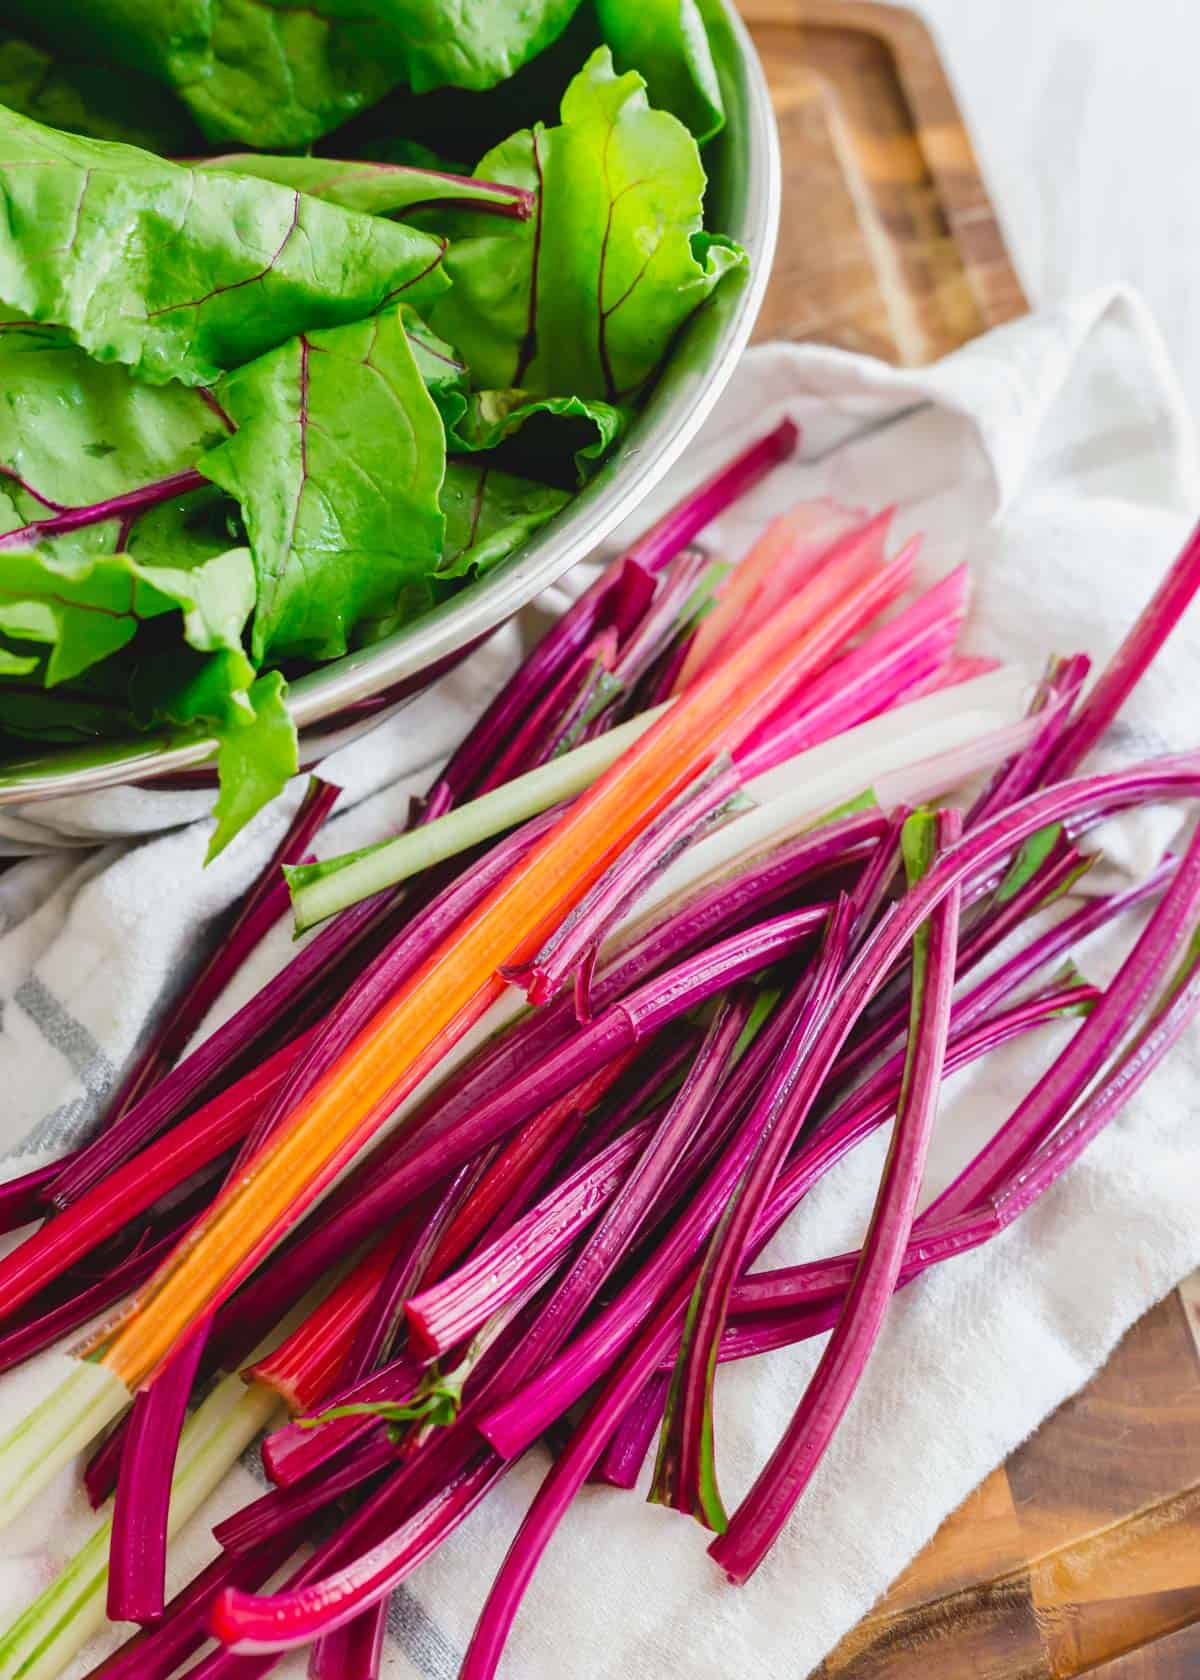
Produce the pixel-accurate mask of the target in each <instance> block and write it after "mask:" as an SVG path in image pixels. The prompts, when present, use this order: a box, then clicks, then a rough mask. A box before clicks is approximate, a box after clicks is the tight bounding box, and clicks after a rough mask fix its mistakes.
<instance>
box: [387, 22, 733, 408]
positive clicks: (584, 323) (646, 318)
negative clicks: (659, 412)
mask: <svg viewBox="0 0 1200 1680" xmlns="http://www.w3.org/2000/svg"><path fill="white" fill-rule="evenodd" d="M476 173H477V174H478V175H479V176H480V177H481V178H483V179H487V180H503V181H506V182H508V183H510V184H512V185H514V186H522V187H526V188H528V189H529V190H530V191H533V192H536V193H537V194H538V205H537V208H536V210H535V212H534V214H533V216H532V217H531V218H530V220H529V221H527V222H520V223H516V222H514V223H507V222H506V223H504V224H503V225H502V226H501V225H499V224H498V223H496V222H495V220H494V219H493V220H491V221H488V220H487V219H486V218H483V217H481V216H479V215H478V214H477V213H474V212H469V211H465V212H455V213H450V214H448V215H446V216H445V217H444V218H443V219H442V221H441V223H440V225H441V227H442V229H443V231H445V232H446V233H448V234H449V235H450V238H451V249H450V251H449V253H448V255H447V263H446V266H447V272H448V274H449V276H450V278H451V281H452V287H451V290H450V291H449V292H448V293H446V294H445V295H444V296H442V297H440V298H439V299H438V300H437V301H436V302H435V303H434V305H433V307H432V309H430V310H428V311H427V313H428V315H429V319H430V321H431V322H432V325H433V326H434V328H435V329H436V331H437V332H438V333H440V334H441V335H442V336H443V337H445V338H446V339H448V340H449V341H450V342H451V343H452V344H454V345H455V346H456V347H457V348H458V350H459V352H460V353H461V354H462V355H463V356H464V357H465V359H466V361H467V363H468V365H469V367H470V369H471V373H472V378H473V381H474V383H475V384H476V385H477V386H479V387H481V388H484V389H493V390H504V389H507V388H509V387H520V388H522V389H524V390H527V391H530V392H532V393H533V394H535V395H538V396H566V395H572V396H579V397H584V398H599V399H601V400H602V401H605V402H609V403H614V404H619V403H623V402H626V401H628V400H630V399H631V398H632V397H633V396H635V395H636V393H637V392H638V391H639V389H640V388H641V386H642V385H643V384H644V383H645V381H646V380H647V378H648V377H649V375H650V374H651V373H652V372H653V371H654V369H655V367H656V366H657V365H658V363H659V362H660V361H661V359H662V357H663V354H664V353H665V351H666V349H667V346H668V345H669V343H670V341H671V338H672V336H673V335H674V333H675V332H676V330H677V329H678V328H679V327H680V326H681V325H682V324H683V322H684V321H686V320H687V318H688V317H689V316H690V315H691V314H692V312H693V311H694V310H695V309H696V308H697V307H698V306H699V305H700V304H701V303H703V301H704V300H705V298H707V297H708V296H709V295H710V293H711V292H712V290H713V288H714V287H715V286H716V285H717V283H718V281H719V280H720V279H721V278H722V276H723V275H725V274H726V273H728V272H729V271H730V270H731V269H734V268H738V267H740V266H741V265H742V264H743V263H744V261H745V257H744V254H743V253H742V252H741V251H739V250H738V249H736V248H735V247H733V246H731V245H729V244H728V243H727V242H724V241H722V240H720V239H717V238H713V237H710V236H709V235H707V234H706V233H704V232H703V230H702V226H701V209H702V201H703V196H704V187H705V175H704V169H703V167H702V165H701V162H700V154H699V150H698V148H697V146H696V142H695V141H694V140H693V138H692V136H691V135H690V134H689V133H688V131H687V129H686V128H685V127H684V126H683V124H682V123H681V122H680V121H679V119H678V118H677V117H674V116H672V115H671V114H670V113H669V112H667V111H655V110H652V109H651V107H650V105H649V103H648V101H647V98H646V87H645V83H644V81H643V80H642V78H641V76H639V75H638V74H636V72H632V71H631V72H628V73H627V74H625V75H623V76H618V75H616V73H615V72H614V70H613V67H612V55H611V53H610V51H609V50H608V48H607V47H601V48H599V49H598V50H597V51H596V52H595V53H593V54H592V56H591V58H590V59H589V60H588V62H587V64H586V65H585V66H584V68H583V70H582V71H581V72H580V73H579V75H577V76H576V77H575V78H574V80H573V81H572V82H571V84H570V86H569V87H568V89H567V91H566V94H565V95H564V98H563V102H562V123H561V125H560V126H559V127H557V128H543V127H541V126H540V125H539V126H538V127H536V128H533V129H524V130H522V131H521V132H520V133H518V134H515V135H513V136H512V137H511V138H510V139H508V140H506V141H504V142H502V144H501V145H499V146H497V147H496V148H495V149H494V150H493V151H491V152H489V153H488V154H487V156H486V157H484V158H483V159H482V160H481V162H480V164H479V167H478V169H477V171H476ZM413 301H415V300H413Z"/></svg>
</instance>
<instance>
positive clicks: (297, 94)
mask: <svg viewBox="0 0 1200 1680" xmlns="http://www.w3.org/2000/svg"><path fill="white" fill-rule="evenodd" d="M579 4H580V0H522V4H520V5H507V4H498V3H497V0H308V3H306V4H304V5H296V4H295V3H294V0H39V3H38V4H37V5H34V3H33V0H13V3H12V4H11V6H10V15H13V16H15V17H16V18H17V19H19V20H21V19H23V20H26V26H27V27H29V28H30V29H31V30H32V31H33V32H35V33H36V34H38V35H39V36H41V37H42V38H46V35H47V32H50V33H51V34H52V35H58V34H61V36H62V38H64V39H70V40H71V41H72V43H73V47H74V50H75V51H77V52H78V53H80V54H81V55H82V56H86V57H88V58H93V59H96V60H98V61H100V62H102V63H103V62H113V61H115V62H117V63H121V64H125V65H129V66H131V67H132V68H134V69H138V70H143V71H148V72H149V73H150V74H151V75H154V76H157V77H159V78H160V79H161V80H163V81H165V82H167V83H168V84H169V85H170V86H172V87H173V88H175V90H176V91H177V92H178V93H179V95H180V97H181V98H182V99H183V100H184V101H185V102H186V104H187V105H189V106H190V108H191V110H192V112H193V113H194V115H195V117H196V120H197V122H198V123H199V124H200V126H201V127H202V128H203V129H204V131H205V133H206V134H208V135H210V136H211V137H212V138H214V139H240V140H243V141H245V142H247V143H248V144H250V145H253V146H257V147H262V148H266V149H270V148H280V149H282V148H288V147H293V146H296V147H298V146H303V145H305V144H307V143H308V142H309V141H310V140H313V139H316V138H317V136H319V135H321V134H324V133H326V132H327V131H328V130H329V129H331V128H333V127H335V126H337V125H338V124H339V123H342V122H345V121H346V120H347V118H349V117H350V116H352V115H353V114H354V113H355V112H357V111H361V110H363V109H364V108H365V107H366V106H368V105H372V104H374V103H375V101H376V100H378V99H379V98H380V97H381V96H382V95H383V94H384V93H386V92H387V90H388V89H389V88H390V87H392V86H394V85H395V84H396V83H397V82H405V83H408V84H409V85H411V86H412V87H413V88H414V89H415V90H416V91H417V92H422V91H424V90H426V89H429V88H435V87H441V86H444V85H446V84H451V85H453V86H456V87H463V88H490V87H493V86H495V84H496V83H497V82H500V81H503V80H504V79H505V78H506V77H508V76H510V75H512V73H513V72H514V71H515V70H517V69H518V68H519V67H520V66H521V65H523V64H524V63H526V62H527V60H529V59H531V58H533V57H534V56H535V54H537V53H539V52H541V51H542V49H543V48H544V47H546V46H547V45H548V44H549V43H550V42H551V41H553V40H554V39H555V37H556V36H557V35H558V34H559V33H560V32H561V30H562V29H563V28H564V27H565V26H566V24H567V23H568V22H569V21H570V18H571V16H572V14H573V13H574V12H575V10H576V9H577V7H578V6H579Z"/></svg>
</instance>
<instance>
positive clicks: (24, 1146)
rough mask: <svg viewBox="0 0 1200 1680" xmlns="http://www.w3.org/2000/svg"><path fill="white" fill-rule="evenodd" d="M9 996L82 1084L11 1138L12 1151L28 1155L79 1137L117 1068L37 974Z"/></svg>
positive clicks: (85, 1131)
mask: <svg viewBox="0 0 1200 1680" xmlns="http://www.w3.org/2000/svg"><path fill="white" fill-rule="evenodd" d="M13 1002H14V1003H16V1004H19V1005H20V1007H21V1008H22V1009H23V1010H24V1012H25V1014H26V1015H28V1017H29V1019H30V1020H31V1021H32V1022H33V1024H34V1026H35V1027H36V1028H37V1029H38V1031H39V1032H40V1033H41V1035H42V1037H43V1038H44V1039H45V1040H46V1043H47V1044H49V1045H50V1046H51V1047H52V1048H53V1049H55V1050H57V1051H58V1053H59V1055H60V1056H62V1058H63V1060H64V1061H65V1062H67V1064H68V1065H69V1066H70V1068H71V1069H72V1071H73V1072H74V1073H76V1074H77V1075H78V1077H79V1082H80V1084H81V1085H82V1086H83V1095H82V1096H79V1097H72V1098H71V1100H70V1101H69V1102H65V1103H62V1104H60V1105H59V1107H58V1108H56V1109H54V1110H53V1112H52V1113H50V1114H47V1115H46V1116H45V1118H44V1119H42V1120H39V1122H38V1123H37V1125H36V1126H35V1127H34V1128H33V1130H32V1131H30V1132H28V1133H27V1134H26V1135H25V1137H23V1138H22V1139H21V1141H20V1143H19V1144H17V1146H16V1148H15V1149H14V1150H13V1154H14V1155H34V1154H40V1153H42V1152H43V1151H46V1150H51V1149H61V1148H63V1147H65V1146H68V1145H71V1144H75V1143H79V1142H80V1141H81V1140H82V1139H83V1138H84V1137H86V1136H87V1134H88V1132H89V1131H90V1130H91V1128H92V1126H93V1125H94V1124H95V1121H96V1120H97V1118H98V1117H99V1114H100V1109H101V1107H102V1105H103V1103H104V1100H105V1098H106V1097H107V1096H108V1094H109V1092H110V1091H111V1090H112V1088H113V1084H114V1082H115V1080H116V1077H117V1070H116V1068H115V1067H114V1066H113V1064H112V1062H110V1061H109V1059H108V1057H107V1055H106V1054H105V1052H104V1051H103V1050H102V1049H101V1047H100V1045H99V1044H98V1043H97V1042H96V1040H95V1039H94V1038H93V1037H92V1035H91V1033H90V1032H89V1031H88V1029H87V1028H86V1027H85V1026H84V1025H83V1023H82V1021H77V1020H76V1019H75V1017H74V1015H72V1014H71V1012H70V1010H69V1009H67V1008H66V1007H65V1006H64V1005H63V1004H62V1003H60V1002H59V1000H58V998H56V997H55V995H54V993H53V992H52V991H51V990H50V989H49V987H48V986H47V985H46V984H45V982H44V981H42V980H39V979H38V977H37V975H35V974H31V975H29V976H28V977H27V978H26V979H24V980H22V982H21V984H20V985H19V986H18V987H17V989H16V991H15V992H14V993H13Z"/></svg>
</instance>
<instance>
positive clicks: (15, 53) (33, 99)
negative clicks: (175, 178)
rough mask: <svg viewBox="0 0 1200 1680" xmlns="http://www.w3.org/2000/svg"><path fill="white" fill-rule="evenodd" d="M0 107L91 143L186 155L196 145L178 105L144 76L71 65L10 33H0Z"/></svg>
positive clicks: (92, 66)
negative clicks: (109, 142)
mask: <svg viewBox="0 0 1200 1680" xmlns="http://www.w3.org/2000/svg"><path fill="white" fill-rule="evenodd" d="M0 105H8V106H10V107H11V108H12V109H13V110H14V111H20V113H21V114H22V116H26V117H33V118H34V119H35V121H37V122H42V123H48V124H49V125H50V126H51V128H65V129H66V130H67V131H68V133H70V134H90V135H91V136H92V138H93V139H95V140H122V141H124V142H125V143H126V144H128V145H131V146H147V147H149V148H150V149H151V150H153V151H159V152H167V153H182V152H187V151H189V150H192V149H194V147H195V143H196V130H195V128H194V126H193V125H192V123H191V122H190V121H189V120H188V116H187V113H186V112H185V111H184V109H183V107H182V106H181V105H180V104H179V102H178V101H177V100H176V99H174V98H173V97H172V95H171V94H170V93H169V92H168V91H167V89H166V88H164V87H162V86H160V85H159V83H157V82H155V81H152V80H151V79H150V77H149V76H142V75H139V74H138V73H137V72H136V71H130V70H126V71H123V72H117V71H114V70H113V68H112V67H111V66H110V65H101V64H95V63H92V64H87V63H75V62H74V61H72V60H70V59H66V58H59V57H56V56H55V55H54V54H52V53H49V52H45V51H43V50H42V48H41V47H37V46H34V45H33V43H32V42H30V41H22V40H19V39H18V38H17V37H16V36H15V35H12V36H4V35H0Z"/></svg>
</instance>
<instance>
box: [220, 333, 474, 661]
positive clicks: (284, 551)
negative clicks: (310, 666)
mask: <svg viewBox="0 0 1200 1680" xmlns="http://www.w3.org/2000/svg"><path fill="white" fill-rule="evenodd" d="M220 394H221V400H222V402H223V403H224V405H225V406H226V408H227V409H228V411H229V413H230V414H231V415H232V417H233V419H234V421H235V422H236V424H237V428H238V429H237V431H236V432H235V433H234V435H233V436H232V437H230V438H228V439H227V440H226V441H225V442H224V443H222V444H220V445H218V447H217V448H216V449H213V450H211V451H210V452H209V453H208V454H207V455H205V456H204V457H203V459H202V460H201V462H200V470H201V471H202V472H203V473H204V474H205V476H206V477H208V478H211V479H212V480H213V482H214V483H216V484H219V485H220V486H221V488H222V489H224V490H225V491H227V492H228V493H229V494H230V495H231V496H234V497H236V498H237V500H238V501H239V502H240V504H241V507H242V512H243V516H244V518H245V521H246V529H247V531H248V532H249V536H250V544H251V548H252V550H253V553H254V564H255V568H256V571H257V574H258V605H257V608H256V609H255V614H254V637H253V650H254V657H255V658H256V659H257V660H262V659H264V658H267V657H268V656H269V657H271V658H274V659H279V658H284V657H292V658H305V659H331V658H334V657H336V656H337V655H338V654H341V653H345V651H346V650H347V648H348V647H349V646H350V645H351V642H352V640H353V637H354V633H355V630H356V628H357V626H358V624H359V622H360V621H361V620H363V619H374V618H378V617H380V616H381V615H385V614H388V613H390V612H392V611H393V610H394V606H395V602H396V600H397V598H398V596H399V595H400V593H401V592H402V591H403V590H404V588H405V587H406V585H408V584H410V583H412V582H422V581H424V580H426V579H428V578H429V577H430V576H431V575H432V573H433V572H434V571H435V569H436V567H437V564H438V560H439V558H440V557H441V553H442V539H443V530H444V521H443V516H442V511H441V508H440V506H439V503H438V493H439V490H440V488H441V483H442V477H443V474H444V472H445V463H446V440H445V435H444V433H443V430H442V425H441V420H440V418H439V416H438V412H437V409H436V408H435V407H434V404H433V401H432V399H431V397H430V396H429V393H428V391H427V390H426V389H425V384H424V381H423V380H422V378H421V375H420V373H419V372H418V369H417V365H416V362H415V361H414V359H413V353H412V350H411V349H410V347H409V343H408V338H407V336H406V334H405V331H404V325H403V321H402V318H401V315H400V311H399V310H398V309H392V310H389V311H387V312H386V313H385V314H382V315H377V316H374V317H372V318H371V319H369V320H365V321H359V322H355V323H353V324H352V325H350V326H345V327H332V328H328V329H326V330H325V331H322V332H313V333H303V334H301V335H300V337H298V338H296V339H293V340H292V341H291V342H290V343H288V344H285V345H282V346H281V347H280V348H279V349H278V350H273V351H270V352H269V353H268V354H267V355H265V356H262V357H260V358H259V359H258V361H256V362H251V363H249V364H248V365H247V366H246V367H244V368H240V369H239V370H238V371H237V372H236V373H233V374H231V375H230V376H229V377H228V379H226V380H225V381H224V382H223V384H222V386H221V393H220Z"/></svg>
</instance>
